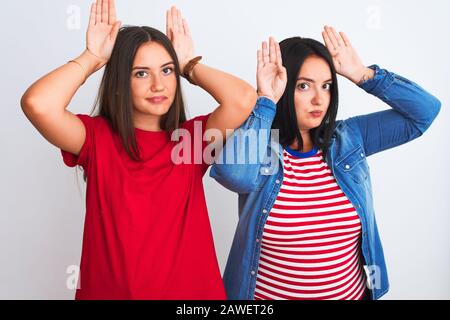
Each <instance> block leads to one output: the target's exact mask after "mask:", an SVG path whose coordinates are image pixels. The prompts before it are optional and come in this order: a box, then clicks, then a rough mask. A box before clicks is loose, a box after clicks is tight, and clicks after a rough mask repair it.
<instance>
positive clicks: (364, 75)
mask: <svg viewBox="0 0 450 320" xmlns="http://www.w3.org/2000/svg"><path fill="white" fill-rule="evenodd" d="M374 75H375V72H374V71H373V70H372V69H370V68H368V67H366V66H364V67H362V68H361V69H360V70H359V71H358V72H356V73H355V75H354V76H352V77H351V79H350V80H351V81H352V82H353V83H354V84H356V85H361V84H362V83H364V82H366V81H367V80H370V79H372V78H373V77H374Z"/></svg>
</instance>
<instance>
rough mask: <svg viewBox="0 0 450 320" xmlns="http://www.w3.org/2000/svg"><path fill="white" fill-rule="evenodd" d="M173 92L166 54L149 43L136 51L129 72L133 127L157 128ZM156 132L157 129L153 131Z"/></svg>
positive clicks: (170, 63) (172, 69)
mask: <svg viewBox="0 0 450 320" xmlns="http://www.w3.org/2000/svg"><path fill="white" fill-rule="evenodd" d="M176 90H177V77H176V73H175V64H174V61H173V59H172V57H171V56H170V54H169V53H168V52H167V50H166V49H165V48H164V47H163V46H162V45H161V44H159V43H157V42H154V41H151V42H147V43H145V44H143V45H142V46H141V47H140V48H139V49H138V51H137V53H136V57H135V59H134V62H133V68H132V72H131V95H132V99H133V116H134V122H135V126H136V127H139V126H140V127H149V126H151V124H153V128H154V126H159V120H160V118H161V116H163V115H164V114H166V113H167V112H168V111H169V109H170V107H171V105H172V103H173V101H174V99H175V93H176ZM156 129H157V128H156Z"/></svg>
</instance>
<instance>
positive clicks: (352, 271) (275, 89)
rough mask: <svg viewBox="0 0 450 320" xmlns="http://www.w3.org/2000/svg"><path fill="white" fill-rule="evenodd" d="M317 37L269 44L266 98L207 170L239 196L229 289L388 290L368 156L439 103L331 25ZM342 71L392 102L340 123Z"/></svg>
mask: <svg viewBox="0 0 450 320" xmlns="http://www.w3.org/2000/svg"><path fill="white" fill-rule="evenodd" d="M322 36H323V38H324V41H325V45H326V47H325V46H324V45H322V44H321V43H319V42H317V41H315V40H312V39H302V38H300V37H295V38H290V39H286V40H284V41H282V42H281V43H280V45H277V43H276V42H274V41H273V40H271V43H270V46H269V49H268V48H267V44H266V43H264V44H263V48H262V50H261V51H259V52H258V72H257V73H258V75H257V78H258V93H259V96H260V98H259V99H258V101H257V104H256V106H255V108H254V110H253V113H252V114H251V115H250V117H249V118H248V119H247V121H246V122H245V123H244V124H243V125H242V126H241V128H240V129H239V130H237V131H236V132H235V133H234V135H233V136H231V137H230V138H229V140H228V142H227V144H226V146H225V148H224V149H223V151H222V152H221V153H220V154H219V157H218V158H217V162H216V164H215V165H214V166H213V168H212V170H211V176H212V177H213V178H215V179H216V180H217V181H218V182H219V183H221V184H222V185H223V186H225V187H226V188H228V189H230V190H232V191H234V192H237V193H238V194H239V223H238V226H237V230H236V233H235V236H234V240H233V244H232V248H231V252H230V255H229V258H228V262H227V266H226V269H225V273H224V282H225V287H226V290H227V296H228V298H229V299H245V300H251V299H379V298H380V297H381V296H383V295H384V294H385V293H386V292H387V291H388V288H389V282H388V276H387V269H386V264H385V260H384V254H383V249H382V245H381V241H380V236H379V233H378V229H377V224H376V219H375V212H374V206H373V196H372V186H371V181H370V173H369V166H368V163H367V160H366V159H367V157H368V156H370V155H373V154H375V153H377V152H380V151H383V150H386V149H390V148H393V147H396V146H399V145H401V144H404V143H406V142H409V141H411V140H413V139H415V138H417V137H419V136H421V135H422V134H423V133H424V132H425V131H426V130H427V129H428V127H429V126H430V125H431V123H432V122H433V120H434V119H435V117H436V116H437V114H438V113H439V110H440V102H439V100H438V99H436V98H435V97H434V96H432V95H431V94H429V93H428V92H426V91H425V90H424V89H422V88H421V87H419V86H418V85H417V84H415V83H414V82H412V81H409V80H407V79H405V78H403V77H401V76H398V75H396V74H394V73H392V72H389V71H387V70H384V69H381V68H379V67H378V66H377V65H373V66H371V67H365V66H364V65H363V64H362V62H361V60H360V59H359V57H358V55H357V53H356V51H355V49H354V48H353V47H352V45H351V43H350V41H349V40H348V38H347V37H346V36H345V34H343V33H337V32H336V31H335V30H334V29H333V28H331V27H325V28H324V31H323V33H322ZM283 66H284V67H283ZM336 73H337V74H340V75H342V76H344V77H346V78H347V79H349V80H350V81H352V82H353V83H355V84H356V85H358V86H359V87H360V88H362V89H363V90H365V91H366V92H368V93H370V94H372V95H374V96H375V97H378V98H379V99H381V100H382V101H383V102H385V103H387V104H388V105H389V106H390V107H391V108H392V109H389V110H385V111H381V112H375V113H371V114H368V115H363V116H356V117H352V118H349V119H347V120H344V121H336V115H337V106H338V87H337V79H336ZM271 129H277V130H271Z"/></svg>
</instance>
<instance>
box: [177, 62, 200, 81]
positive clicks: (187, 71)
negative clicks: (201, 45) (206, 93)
mask: <svg viewBox="0 0 450 320" xmlns="http://www.w3.org/2000/svg"><path fill="white" fill-rule="evenodd" d="M200 60H202V57H201V56H198V57H195V58H193V59H191V60H189V61H188V63H187V64H186V65H185V66H184V67H183V69H181V73H182V76H183V77H184V78H185V79H186V80H188V81H189V82H190V83H191V84H193V85H197V81H195V79H194V78H195V73H194V70H195V68H196V67H197V66H198V65H199V62H200Z"/></svg>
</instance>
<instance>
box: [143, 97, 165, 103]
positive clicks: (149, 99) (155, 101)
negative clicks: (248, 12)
mask: <svg viewBox="0 0 450 320" xmlns="http://www.w3.org/2000/svg"><path fill="white" fill-rule="evenodd" d="M147 100H148V101H150V102H151V103H162V102H164V101H166V100H167V97H165V96H158V97H152V98H148V99H147Z"/></svg>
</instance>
